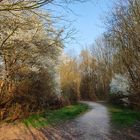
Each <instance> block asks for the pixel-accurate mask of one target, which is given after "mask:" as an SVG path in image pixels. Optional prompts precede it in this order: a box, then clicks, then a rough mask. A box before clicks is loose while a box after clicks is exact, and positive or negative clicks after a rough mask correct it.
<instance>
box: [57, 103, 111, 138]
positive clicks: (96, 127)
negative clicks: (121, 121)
mask: <svg viewBox="0 0 140 140" xmlns="http://www.w3.org/2000/svg"><path fill="white" fill-rule="evenodd" d="M83 103H86V104H88V105H89V106H90V107H91V109H90V110H89V111H88V112H86V113H85V114H83V115H81V116H80V117H78V118H76V119H75V120H73V121H70V122H67V123H65V124H62V125H61V126H60V127H59V130H61V131H63V132H67V133H69V134H70V135H71V136H72V137H73V138H69V139H73V140H109V139H110V138H109V137H110V116H109V113H108V110H107V108H106V107H105V106H104V105H102V104H99V103H93V102H83ZM67 139H68V138H67Z"/></svg>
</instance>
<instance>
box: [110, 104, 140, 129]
mask: <svg viewBox="0 0 140 140" xmlns="http://www.w3.org/2000/svg"><path fill="white" fill-rule="evenodd" d="M109 111H110V114H111V119H112V123H113V124H114V125H115V126H116V127H120V128H124V127H129V126H132V125H133V124H135V123H137V122H138V121H140V112H137V111H134V110H130V109H126V108H121V107H117V106H109Z"/></svg>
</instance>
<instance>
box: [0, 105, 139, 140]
mask: <svg viewBox="0 0 140 140" xmlns="http://www.w3.org/2000/svg"><path fill="white" fill-rule="evenodd" d="M84 103H85V104H87V105H89V106H90V109H89V110H88V111H86V109H87V108H86V106H85V109H84V112H85V111H86V112H85V113H83V114H81V115H80V116H78V114H79V113H76V112H77V110H76V109H78V108H81V105H80V106H79V105H78V106H76V108H75V107H74V106H73V107H72V111H70V110H71V109H70V108H71V107H68V108H63V109H62V110H61V111H56V112H55V113H51V115H50V118H53V117H54V118H55V116H56V117H57V118H59V119H56V120H55V119H54V118H53V120H55V121H53V123H52V121H50V122H51V124H52V125H48V126H47V127H42V126H43V124H44V120H43V121H41V122H39V123H38V120H35V119H36V118H35V117H32V118H30V119H29V122H28V121H27V120H25V124H26V125H28V124H29V123H31V124H32V123H35V121H37V123H36V125H35V127H36V126H37V128H35V127H32V126H28V127H27V126H25V124H23V123H20V124H18V125H17V124H16V125H12V124H8V125H7V124H6V125H5V124H3V125H1V126H0V140H140V123H137V122H136V123H135V121H134V120H133V119H132V118H137V117H134V116H132V118H131V117H128V118H129V119H127V121H128V122H133V123H135V124H136V125H132V124H131V125H130V124H127V121H126V116H129V115H130V114H132V113H133V112H130V111H128V110H127V111H122V110H120V109H114V108H112V107H111V108H109V107H108V106H106V105H104V104H102V103H93V102H84ZM81 112H82V110H81ZM81 112H80V113H81ZM122 112H125V115H124V114H122ZM75 113H76V115H77V117H76V118H74V116H75V115H74V114H75ZM115 113H117V115H118V116H117V117H116V115H115V116H113V114H115ZM66 114H67V115H66ZM119 114H120V115H121V116H123V117H121V118H120V116H119ZM134 115H135V116H138V117H139V114H134ZM66 116H67V117H66ZM68 116H69V117H68ZM130 116H131V115H130ZM61 118H63V119H62V121H61ZM64 118H66V119H64ZM50 120H52V119H50ZM135 120H136V119H135ZM121 121H122V123H123V122H126V123H124V124H127V126H125V127H123V126H122V125H119V126H117V125H116V124H122V123H120V122H121ZM56 122H57V123H58V122H60V123H58V125H55V123H56ZM42 123H43V124H42ZM113 124H115V126H117V127H114V125H113Z"/></svg>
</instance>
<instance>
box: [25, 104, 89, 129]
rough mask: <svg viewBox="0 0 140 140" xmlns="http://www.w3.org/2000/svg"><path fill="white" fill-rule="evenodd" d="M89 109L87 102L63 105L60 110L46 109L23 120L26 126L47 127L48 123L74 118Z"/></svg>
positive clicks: (53, 123)
mask: <svg viewBox="0 0 140 140" xmlns="http://www.w3.org/2000/svg"><path fill="white" fill-rule="evenodd" d="M88 109H89V107H88V105H86V104H82V103H79V104H75V105H70V106H66V107H63V108H61V109H58V110H52V111H51V110H50V111H46V112H45V113H42V114H34V115H31V116H30V117H28V118H27V119H25V120H24V121H23V122H24V124H25V125H26V126H33V127H36V128H41V127H45V126H48V125H55V124H59V123H62V122H64V121H66V120H70V119H73V118H75V117H77V116H78V115H80V114H81V113H84V112H85V111H87V110H88Z"/></svg>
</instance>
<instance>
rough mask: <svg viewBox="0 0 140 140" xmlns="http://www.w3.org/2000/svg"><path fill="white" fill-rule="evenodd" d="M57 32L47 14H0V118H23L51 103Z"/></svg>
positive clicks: (37, 12) (59, 43) (58, 43)
mask: <svg viewBox="0 0 140 140" xmlns="http://www.w3.org/2000/svg"><path fill="white" fill-rule="evenodd" d="M42 16H43V17H42ZM61 33H62V31H61V30H56V29H55V28H54V26H53V22H52V20H51V17H50V16H49V14H48V13H42V12H39V11H37V10H36V11H35V13H32V12H29V11H14V12H12V13H11V12H9V11H2V12H1V13H0V60H1V64H0V65H1V81H0V87H1V88H0V111H1V112H0V114H1V116H0V118H1V119H5V118H7V117H11V118H12V119H16V118H20V117H23V116H24V117H25V116H26V115H29V114H30V113H33V112H38V111H42V110H43V109H44V108H46V107H47V106H50V105H53V104H55V103H54V102H56V100H57V98H58V96H57V95H58V94H60V93H56V92H58V91H57V89H56V88H57V87H58V83H57V81H56V80H55V76H56V74H57V69H56V66H57V62H58V56H59V53H60V51H61V48H62V46H63V43H62V42H61V39H60V38H61ZM50 99H51V100H50Z"/></svg>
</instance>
